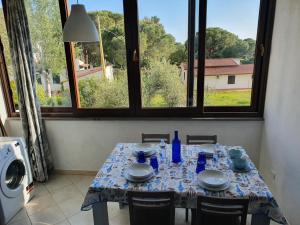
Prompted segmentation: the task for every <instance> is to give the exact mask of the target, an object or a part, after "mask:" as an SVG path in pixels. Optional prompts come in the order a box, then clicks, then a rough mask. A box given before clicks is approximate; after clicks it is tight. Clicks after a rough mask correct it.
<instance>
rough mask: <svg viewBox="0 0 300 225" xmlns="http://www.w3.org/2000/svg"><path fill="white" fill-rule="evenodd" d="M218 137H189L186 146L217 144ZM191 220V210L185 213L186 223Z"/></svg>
mask: <svg viewBox="0 0 300 225" xmlns="http://www.w3.org/2000/svg"><path fill="white" fill-rule="evenodd" d="M216 143H217V135H187V136H186V144H188V145H201V144H216ZM188 220H189V210H188V209H186V211H185V221H186V222H188Z"/></svg>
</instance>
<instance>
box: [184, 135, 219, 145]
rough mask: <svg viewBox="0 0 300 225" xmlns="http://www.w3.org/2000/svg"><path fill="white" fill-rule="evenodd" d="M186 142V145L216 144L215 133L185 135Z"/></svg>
mask: <svg viewBox="0 0 300 225" xmlns="http://www.w3.org/2000/svg"><path fill="white" fill-rule="evenodd" d="M186 143H187V144H188V145H201V144H216V143H217V135H187V136H186Z"/></svg>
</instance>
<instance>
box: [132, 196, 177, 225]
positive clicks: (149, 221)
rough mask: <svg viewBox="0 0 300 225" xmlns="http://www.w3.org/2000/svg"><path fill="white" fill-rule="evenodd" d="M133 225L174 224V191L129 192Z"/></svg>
mask: <svg viewBox="0 0 300 225" xmlns="http://www.w3.org/2000/svg"><path fill="white" fill-rule="evenodd" d="M128 204H129V214H130V224H131V225H174V220H175V219H174V217H175V207H174V192H134V191H129V192H128Z"/></svg>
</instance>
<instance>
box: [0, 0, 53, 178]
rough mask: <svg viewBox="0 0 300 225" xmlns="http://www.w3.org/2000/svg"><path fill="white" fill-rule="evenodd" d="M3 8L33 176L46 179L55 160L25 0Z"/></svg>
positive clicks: (12, 2)
mask: <svg viewBox="0 0 300 225" xmlns="http://www.w3.org/2000/svg"><path fill="white" fill-rule="evenodd" d="M4 7H5V8H4V10H5V12H6V18H7V32H8V37H9V44H10V51H11V56H12V62H13V66H14V70H15V79H16V84H17V90H18V96H19V106H20V107H19V108H20V115H21V119H22V127H23V133H24V138H25V140H26V143H27V146H28V151H29V152H28V153H29V158H30V160H31V166H32V171H33V175H34V178H35V179H36V180H37V181H40V182H44V181H46V180H47V179H48V172H49V171H50V170H51V169H52V168H53V161H52V157H51V153H50V150H49V145H48V141H47V136H46V133H45V129H44V126H43V124H42V120H41V112H40V105H39V103H38V100H37V96H36V84H35V69H34V61H33V60H34V59H33V52H32V45H31V40H30V33H29V28H28V20H27V15H26V11H25V5H24V0H7V1H5V4H4Z"/></svg>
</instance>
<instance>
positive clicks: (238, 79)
mask: <svg viewBox="0 0 300 225" xmlns="http://www.w3.org/2000/svg"><path fill="white" fill-rule="evenodd" d="M206 87H208V88H211V89H216V90H225V89H245V88H247V89H250V88H251V87H252V74H243V75H235V84H228V75H219V77H217V76H205V88H206Z"/></svg>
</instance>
